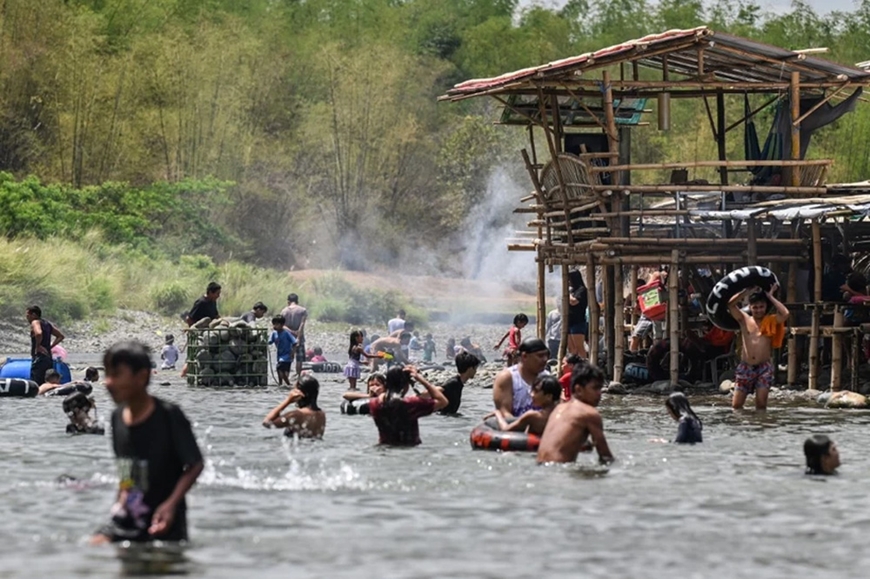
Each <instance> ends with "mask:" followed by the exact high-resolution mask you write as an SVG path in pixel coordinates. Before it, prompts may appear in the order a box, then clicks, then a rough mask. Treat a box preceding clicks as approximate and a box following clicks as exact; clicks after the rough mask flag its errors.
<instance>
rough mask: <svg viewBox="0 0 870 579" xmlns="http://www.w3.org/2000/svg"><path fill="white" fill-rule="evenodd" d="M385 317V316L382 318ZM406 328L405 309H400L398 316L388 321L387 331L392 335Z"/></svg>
mask: <svg viewBox="0 0 870 579" xmlns="http://www.w3.org/2000/svg"><path fill="white" fill-rule="evenodd" d="M381 319H383V318H381ZM404 329H405V310H399V311H398V312H397V313H396V317H395V318H393V319H392V320H390V321H388V322H387V333H388V334H390V335H392V334H395V333H396V332H398V331H399V330H404Z"/></svg>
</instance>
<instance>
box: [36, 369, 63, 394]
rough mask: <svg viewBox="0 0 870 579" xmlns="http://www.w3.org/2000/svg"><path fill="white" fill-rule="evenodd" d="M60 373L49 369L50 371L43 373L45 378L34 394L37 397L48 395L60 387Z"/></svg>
mask: <svg viewBox="0 0 870 579" xmlns="http://www.w3.org/2000/svg"><path fill="white" fill-rule="evenodd" d="M60 380H61V378H60V373H59V372H58V371H57V370H55V369H54V368H51V369H50V370H46V371H45V377H44V378H43V382H42V384H39V383H38V382H37V384H39V391H38V392H37V393H36V394H37V396H42V395H43V394H48V393H49V392H51V391H52V390H56V389H58V388H60V387H61V383H60Z"/></svg>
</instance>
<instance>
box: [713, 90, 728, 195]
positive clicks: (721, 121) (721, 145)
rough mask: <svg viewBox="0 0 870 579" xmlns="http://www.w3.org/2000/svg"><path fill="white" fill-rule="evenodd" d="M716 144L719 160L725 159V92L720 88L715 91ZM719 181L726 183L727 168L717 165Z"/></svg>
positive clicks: (722, 183)
mask: <svg viewBox="0 0 870 579" xmlns="http://www.w3.org/2000/svg"><path fill="white" fill-rule="evenodd" d="M715 136H716V146H717V148H718V150H719V160H720V161H725V160H727V149H726V146H725V145H726V143H725V93H724V92H723V91H722V90H721V89H720V90H718V91H717V92H716V135H715ZM719 183H720V184H721V185H727V184H728V169H727V168H726V167H724V166H723V167H719Z"/></svg>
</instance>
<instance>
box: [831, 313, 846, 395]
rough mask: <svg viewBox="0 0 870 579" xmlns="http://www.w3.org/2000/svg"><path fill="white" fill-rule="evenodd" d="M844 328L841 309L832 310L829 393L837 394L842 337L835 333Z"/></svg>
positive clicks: (840, 366)
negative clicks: (832, 327) (832, 329)
mask: <svg viewBox="0 0 870 579" xmlns="http://www.w3.org/2000/svg"><path fill="white" fill-rule="evenodd" d="M844 326H845V316H844V315H843V308H837V309H836V310H834V330H835V332H834V335H833V336H832V337H831V391H833V392H839V391H840V388H841V386H842V384H841V381H842V372H843V335H842V334H840V333H839V332H837V331H836V330H837V329H841V328H843V327H844Z"/></svg>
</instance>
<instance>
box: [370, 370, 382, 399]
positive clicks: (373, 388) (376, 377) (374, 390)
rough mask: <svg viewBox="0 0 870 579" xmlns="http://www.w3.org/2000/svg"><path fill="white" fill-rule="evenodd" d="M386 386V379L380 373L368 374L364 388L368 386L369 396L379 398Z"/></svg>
mask: <svg viewBox="0 0 870 579" xmlns="http://www.w3.org/2000/svg"><path fill="white" fill-rule="evenodd" d="M386 385H387V378H386V377H385V376H384V375H383V374H381V373H380V372H376V373H374V374H370V375H369V379H368V381H367V382H366V386H368V389H369V395H370V396H380V395H381V394H383V393H384V388H386Z"/></svg>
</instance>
